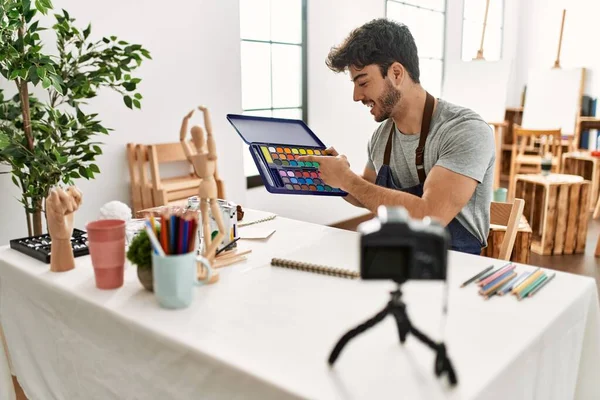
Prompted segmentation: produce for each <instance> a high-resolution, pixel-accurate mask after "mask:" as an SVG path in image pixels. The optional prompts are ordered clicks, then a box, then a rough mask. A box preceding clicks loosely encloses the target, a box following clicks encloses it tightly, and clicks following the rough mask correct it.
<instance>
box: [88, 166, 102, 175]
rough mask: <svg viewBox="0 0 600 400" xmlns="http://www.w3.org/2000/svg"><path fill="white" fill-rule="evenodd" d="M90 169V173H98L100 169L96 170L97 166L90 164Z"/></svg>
mask: <svg viewBox="0 0 600 400" xmlns="http://www.w3.org/2000/svg"><path fill="white" fill-rule="evenodd" d="M90 169H91V170H92V172H95V173H98V174H99V173H100V168H98V166H97V165H96V164H90Z"/></svg>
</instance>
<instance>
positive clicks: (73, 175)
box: [69, 171, 81, 179]
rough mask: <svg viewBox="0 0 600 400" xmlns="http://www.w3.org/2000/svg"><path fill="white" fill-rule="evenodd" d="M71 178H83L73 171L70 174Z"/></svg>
mask: <svg viewBox="0 0 600 400" xmlns="http://www.w3.org/2000/svg"><path fill="white" fill-rule="evenodd" d="M69 177H71V178H73V179H78V178H81V175H79V174H78V173H77V171H71V172H69Z"/></svg>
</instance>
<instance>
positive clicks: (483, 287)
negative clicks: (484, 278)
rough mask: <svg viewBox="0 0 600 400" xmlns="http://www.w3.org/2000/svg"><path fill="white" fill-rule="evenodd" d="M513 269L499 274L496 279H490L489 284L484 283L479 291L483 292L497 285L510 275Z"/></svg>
mask: <svg viewBox="0 0 600 400" xmlns="http://www.w3.org/2000/svg"><path fill="white" fill-rule="evenodd" d="M511 272H512V271H506V272H505V273H503V274H502V275H499V276H498V277H496V278H495V279H494V280H492V281H490V282H489V283H488V284H486V285H483V286H482V287H481V289H479V293H483V292H485V291H486V290H488V289H489V288H491V287H492V286H494V285H496V284H497V283H498V282H500V281H502V280H504V278H506V277H507V276H508V275H510V274H511Z"/></svg>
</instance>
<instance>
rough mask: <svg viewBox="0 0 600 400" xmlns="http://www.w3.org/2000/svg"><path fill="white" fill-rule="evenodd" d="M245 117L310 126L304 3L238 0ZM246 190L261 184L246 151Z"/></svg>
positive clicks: (279, 0) (302, 1)
mask: <svg viewBox="0 0 600 400" xmlns="http://www.w3.org/2000/svg"><path fill="white" fill-rule="evenodd" d="M240 36H241V41H242V43H241V59H242V109H243V113H244V114H245V115H255V116H261V117H276V118H292V119H302V120H304V121H305V122H306V120H307V118H306V116H307V107H306V98H307V93H306V81H307V79H306V0H240ZM244 172H245V174H246V177H247V182H248V187H249V188H250V187H254V186H260V185H262V183H261V180H260V177H259V176H258V171H257V169H256V165H255V164H254V162H253V161H252V156H251V155H250V152H249V151H248V150H247V147H246V149H245V150H244Z"/></svg>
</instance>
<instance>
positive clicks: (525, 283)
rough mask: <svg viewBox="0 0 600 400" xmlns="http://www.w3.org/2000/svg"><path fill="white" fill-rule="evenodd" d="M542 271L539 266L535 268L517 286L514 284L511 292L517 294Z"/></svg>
mask: <svg viewBox="0 0 600 400" xmlns="http://www.w3.org/2000/svg"><path fill="white" fill-rule="evenodd" d="M542 273H543V271H542V270H541V268H537V269H536V270H535V271H533V272H532V273H531V275H529V277H527V279H525V280H524V281H523V282H521V283H520V284H519V285H518V286H515V287H514V288H513V290H512V291H511V293H512V294H514V295H516V296H518V295H519V293H520V292H521V291H522V290H523V289H525V288H526V287H527V286H529V285H531V283H533V282H535V280H536V279H537V278H539V276H540V275H542Z"/></svg>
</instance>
